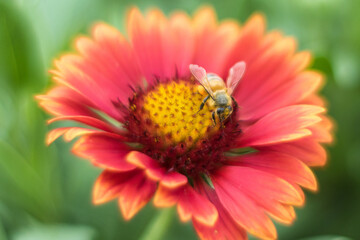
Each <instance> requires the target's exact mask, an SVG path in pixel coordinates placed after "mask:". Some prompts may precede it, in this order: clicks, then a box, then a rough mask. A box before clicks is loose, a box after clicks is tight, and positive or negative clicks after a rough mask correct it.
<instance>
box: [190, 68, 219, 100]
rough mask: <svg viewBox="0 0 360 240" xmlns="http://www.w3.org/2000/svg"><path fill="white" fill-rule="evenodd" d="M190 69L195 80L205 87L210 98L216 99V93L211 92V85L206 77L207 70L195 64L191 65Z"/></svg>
mask: <svg viewBox="0 0 360 240" xmlns="http://www.w3.org/2000/svg"><path fill="white" fill-rule="evenodd" d="M189 68H190V72H191V73H192V75H193V76H194V77H195V79H196V80H198V82H199V83H200V84H201V85H202V86H203V87H204V89H205V90H206V92H207V93H208V94H209V95H210V97H211V98H212V99H214V93H213V91H212V90H211V87H210V83H209V81H208V79H207V77H206V70H205V69H204V68H202V67H200V66H198V65H195V64H190V66H189Z"/></svg>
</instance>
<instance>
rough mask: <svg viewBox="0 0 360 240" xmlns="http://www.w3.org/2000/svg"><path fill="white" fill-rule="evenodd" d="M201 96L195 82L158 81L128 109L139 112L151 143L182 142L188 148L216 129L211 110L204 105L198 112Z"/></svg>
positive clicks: (172, 144) (169, 144)
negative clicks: (151, 139)
mask: <svg viewBox="0 0 360 240" xmlns="http://www.w3.org/2000/svg"><path fill="white" fill-rule="evenodd" d="M204 97H205V96H204V95H201V94H200V93H199V91H198V85H196V84H194V83H192V82H189V81H187V82H185V81H173V82H168V83H163V84H158V85H157V86H156V87H154V88H153V89H151V90H150V91H148V92H147V93H145V94H144V95H143V96H142V97H141V98H142V99H139V100H138V101H137V105H135V106H133V107H131V109H132V111H139V113H140V114H139V116H140V119H139V120H140V122H141V124H144V125H143V129H144V130H145V131H146V132H148V134H150V135H151V137H152V138H153V141H154V142H155V143H157V142H159V143H161V145H163V147H169V146H176V145H179V144H182V146H184V147H185V148H186V149H190V148H192V147H193V146H194V145H195V144H196V143H197V142H198V141H199V140H202V139H205V138H208V137H210V136H211V135H212V134H214V133H215V132H216V131H217V130H218V129H219V125H215V126H214V124H213V121H212V118H211V114H212V111H213V109H210V108H209V107H208V106H207V105H206V104H205V106H204V108H203V109H202V110H201V111H199V107H200V105H201V103H202V101H203V99H204Z"/></svg>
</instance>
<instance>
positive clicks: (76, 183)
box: [0, 0, 360, 240]
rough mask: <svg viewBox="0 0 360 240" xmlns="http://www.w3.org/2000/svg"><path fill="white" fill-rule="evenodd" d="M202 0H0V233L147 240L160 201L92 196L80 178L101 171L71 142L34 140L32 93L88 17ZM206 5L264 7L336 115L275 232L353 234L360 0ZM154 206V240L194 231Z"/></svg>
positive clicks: (38, 124) (40, 122)
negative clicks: (306, 60)
mask: <svg viewBox="0 0 360 240" xmlns="http://www.w3.org/2000/svg"><path fill="white" fill-rule="evenodd" d="M204 3H205V2H204V1H193V0H179V1H166V0H151V1H145V0H137V1H136V0H135V1H128V0H123V1H120V0H76V1H75V0H61V1H56V0H0V240H3V239H14V240H30V239H31V240H45V239H52V240H58V239H74V240H88V239H101V240H102V239H104V240H108V239H109V240H110V239H146V236H148V235H147V232H148V231H149V230H153V229H155V230H156V229H157V228H153V227H152V225H151V224H153V223H154V218H156V217H157V216H158V214H159V212H160V211H157V210H156V209H154V208H153V207H152V206H151V204H149V206H147V207H146V208H145V209H144V210H143V211H141V212H140V213H139V214H138V215H137V216H136V217H135V218H134V219H133V220H132V221H130V222H125V221H124V220H123V219H122V217H121V215H120V213H119V212H118V210H117V206H116V202H115V201H113V202H111V203H108V204H105V205H101V206H92V204H91V188H92V185H93V182H94V180H95V179H96V177H97V175H98V174H99V173H100V170H99V169H96V168H95V167H93V166H92V165H91V164H90V163H89V162H88V161H86V160H81V159H76V158H75V157H74V156H72V155H71V154H70V153H69V149H70V146H71V144H65V143H64V142H63V141H62V140H59V141H57V142H56V143H55V144H53V145H52V146H50V147H46V146H45V144H44V136H45V133H46V131H47V126H46V124H45V121H46V119H47V118H49V116H47V115H46V114H45V113H43V112H42V111H41V110H40V109H39V108H38V106H37V104H36V103H35V102H34V95H35V94H37V93H41V92H44V90H45V89H46V88H47V87H48V85H49V79H50V78H49V74H48V73H47V70H48V69H49V68H50V67H51V66H52V60H53V59H54V58H55V57H58V56H59V55H60V54H62V53H64V52H67V51H72V45H71V44H72V40H73V39H74V37H75V36H76V35H78V34H80V33H82V34H87V33H88V29H89V27H90V26H91V25H92V23H93V22H94V21H97V20H103V21H106V22H108V23H111V24H113V25H115V26H116V27H118V28H119V29H121V30H122V31H123V30H124V16H125V12H126V9H128V8H129V7H130V6H132V5H138V6H139V7H140V8H141V9H143V10H144V9H146V8H148V7H154V6H157V7H159V8H161V9H162V10H163V11H165V12H166V13H169V12H171V11H172V10H176V9H183V10H185V11H187V12H188V13H192V12H193V11H194V10H195V9H196V8H197V7H199V6H200V5H202V4H204ZM208 3H210V4H212V5H214V7H215V8H216V10H217V13H218V16H219V18H220V19H224V18H235V19H237V20H239V21H241V22H243V21H245V20H246V19H247V18H248V17H249V16H250V15H251V14H252V13H253V12H256V11H261V12H263V13H265V15H266V17H267V20H268V28H269V29H274V28H277V29H280V30H282V31H283V32H285V33H286V34H287V35H293V36H295V37H296V38H297V39H298V42H299V48H300V49H309V50H311V51H312V52H313V53H314V63H313V68H315V69H319V70H321V71H323V72H324V73H325V74H326V76H327V84H326V86H325V87H324V89H323V91H322V94H323V95H325V96H326V98H327V99H328V102H329V113H330V115H331V116H332V117H333V118H334V119H335V120H336V122H337V130H336V135H337V136H336V143H335V144H334V145H333V146H331V147H330V148H329V162H328V164H327V166H326V167H325V168H323V169H317V170H316V174H317V177H318V180H319V184H320V189H319V192H318V193H317V194H314V193H311V192H307V193H306V194H307V204H306V205H305V207H304V208H301V209H297V214H298V218H297V220H296V222H295V223H294V225H292V226H291V227H287V226H282V225H278V232H279V239H312V240H315V239H318V240H320V239H321V240H325V239H338V240H340V239H348V238H350V239H360V127H359V123H360V107H359V106H360V27H359V25H360V14H359V13H360V1H356V0H353V1H352V0H346V1H345V0H294V1H287V0H283V1H282V0H276V1H274V0H273V1H267V0H241V1H235V0H222V1H216V0H213V1H210V2H208ZM160 214H163V215H161V217H162V218H163V220H164V221H165V222H167V227H166V228H165V230H166V232H164V233H163V235H162V239H179V240H180V239H196V238H197V237H196V235H195V233H194V230H193V229H192V226H191V224H181V223H180V222H179V221H178V220H177V218H175V217H172V215H169V213H168V212H165V213H160ZM164 221H163V222H158V224H159V225H160V226H161V225H162V224H164ZM155 225H156V224H155ZM156 231H157V230H156ZM160 235H161V233H159V236H160ZM315 236H316V237H315ZM336 236H344V237H336ZM346 237H348V238H346ZM155 240H156V239H155Z"/></svg>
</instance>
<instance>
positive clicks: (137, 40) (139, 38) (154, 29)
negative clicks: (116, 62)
mask: <svg viewBox="0 0 360 240" xmlns="http://www.w3.org/2000/svg"><path fill="white" fill-rule="evenodd" d="M127 23H128V26H127V29H128V35H129V36H130V39H131V42H132V45H133V46H134V50H135V52H136V56H137V57H138V60H139V63H140V65H141V69H142V71H143V73H144V75H145V78H146V80H147V81H148V82H149V83H150V84H151V83H154V82H155V80H156V78H159V79H164V78H166V77H171V76H166V75H165V68H166V66H168V68H169V67H171V68H174V70H175V67H176V66H175V65H171V63H166V62H165V61H164V60H165V59H164V58H163V53H166V49H165V46H164V44H163V42H164V39H166V38H165V36H166V34H168V32H166V30H167V27H168V20H167V19H166V18H165V16H164V15H163V14H162V12H161V11H159V10H152V11H149V13H148V15H147V16H146V17H145V18H144V17H143V16H142V14H141V13H140V11H139V9H137V8H133V9H131V10H130V12H129V16H128V20H127ZM184 51H186V50H184ZM167 64H169V65H167Z"/></svg>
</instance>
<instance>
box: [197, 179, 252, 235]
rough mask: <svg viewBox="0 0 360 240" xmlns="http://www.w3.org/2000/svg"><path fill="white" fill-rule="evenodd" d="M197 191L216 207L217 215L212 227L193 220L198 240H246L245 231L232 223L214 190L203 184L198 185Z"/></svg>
mask: <svg viewBox="0 0 360 240" xmlns="http://www.w3.org/2000/svg"><path fill="white" fill-rule="evenodd" d="M197 190H198V191H199V192H200V194H201V195H202V196H204V197H206V198H208V199H209V200H210V201H211V202H212V203H213V204H214V205H215V206H216V209H217V211H218V213H219V217H218V219H217V221H216V223H215V225H214V226H206V225H204V224H202V223H200V222H198V221H196V220H195V219H194V220H193V224H194V227H195V230H196V232H197V233H198V235H199V236H200V239H204V240H205V239H206V240H218V239H221V240H225V239H226V240H246V239H247V235H246V231H245V230H244V229H243V228H242V227H240V226H239V225H237V224H236V223H235V222H234V220H233V219H232V217H231V216H230V214H229V213H228V212H227V211H226V210H225V209H224V207H223V206H222V205H221V203H220V201H219V198H218V197H217V196H216V193H215V192H214V190H213V189H210V188H209V187H207V186H205V184H201V185H198V186H197Z"/></svg>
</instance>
